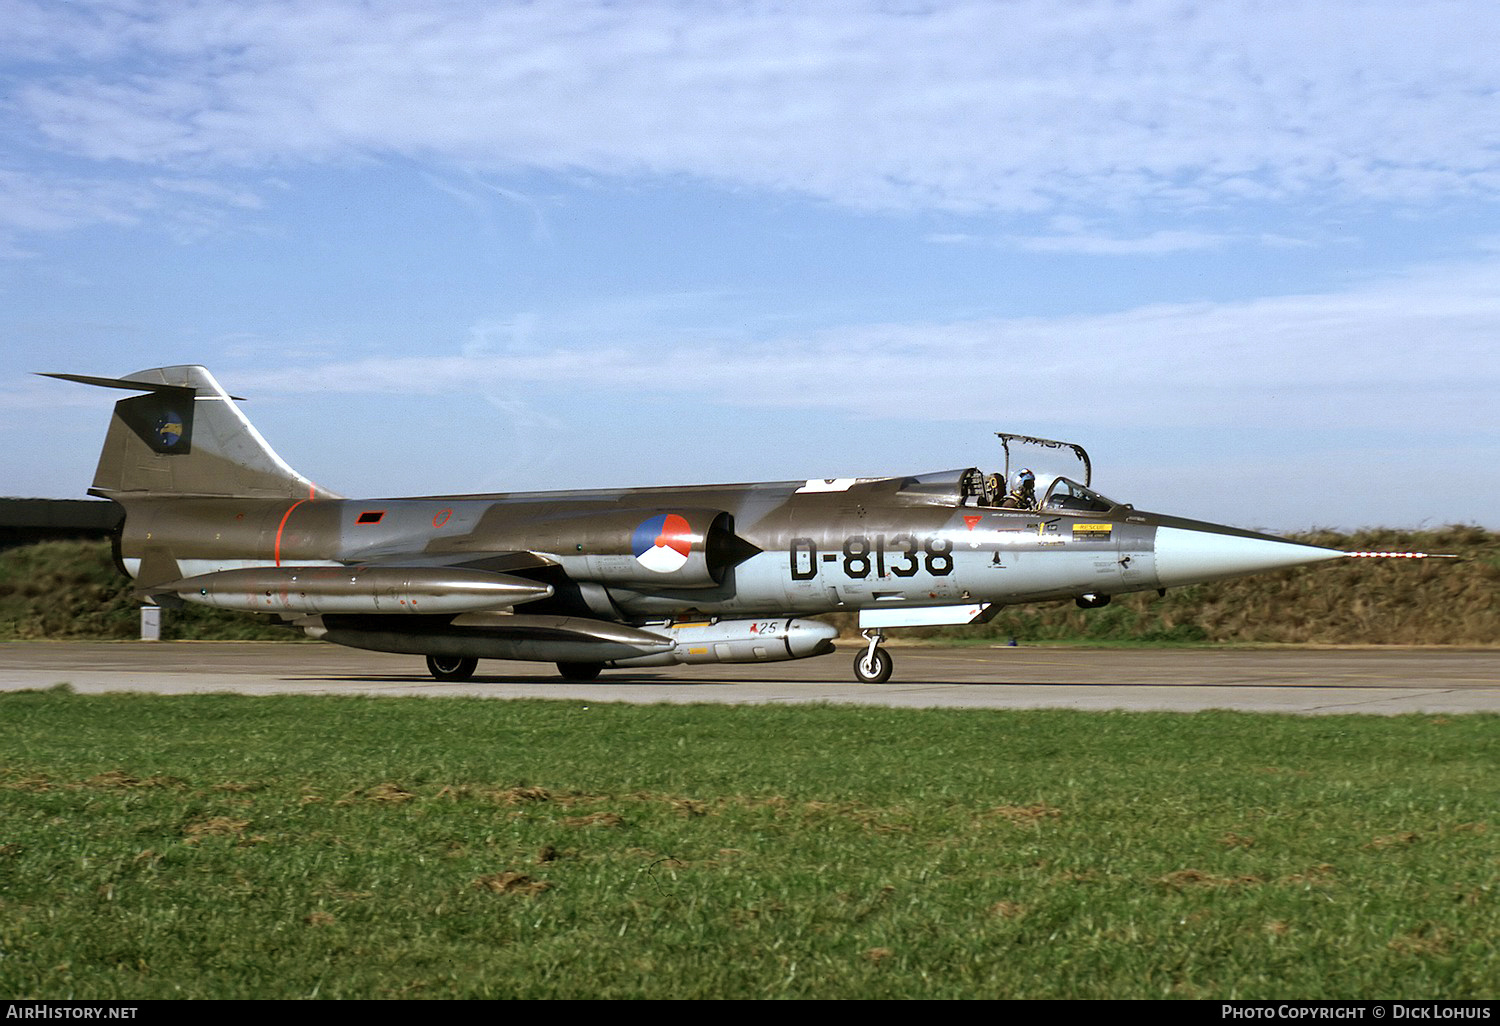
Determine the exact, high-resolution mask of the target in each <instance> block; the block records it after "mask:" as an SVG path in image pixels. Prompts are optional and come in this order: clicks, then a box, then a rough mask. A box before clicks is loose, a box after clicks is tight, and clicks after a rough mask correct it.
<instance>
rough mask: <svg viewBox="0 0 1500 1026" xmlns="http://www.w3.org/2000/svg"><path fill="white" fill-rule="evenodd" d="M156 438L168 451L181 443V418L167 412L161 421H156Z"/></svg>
mask: <svg viewBox="0 0 1500 1026" xmlns="http://www.w3.org/2000/svg"><path fill="white" fill-rule="evenodd" d="M156 438H157V440H158V441H160V442H161V444H162V445H163V446H164V447H166V448H168V449H170V448H172V447H173V446H175V445H177V443H178V442H180V441H182V418H181V417H179V416H178V415H177V414H176V413H174V412H172V411H170V410H169V411H168V412H167V413H166V415H165V416H163V417H162V418H161V420H159V421H157V424H156Z"/></svg>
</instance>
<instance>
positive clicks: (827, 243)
mask: <svg viewBox="0 0 1500 1026" xmlns="http://www.w3.org/2000/svg"><path fill="white" fill-rule="evenodd" d="M1497 52H1500V8H1495V7H1494V5H1492V4H1487V3H1479V2H1474V3H1455V2H1423V0H1401V2H1389V3H1387V2H1381V0H1360V2H1337V0H1321V2H1319V3H1317V4H1307V3H1273V2H1264V3H1261V2H1221V3H1213V4H1189V3H1165V2H1161V3H1152V2H1144V3H1130V2H1107V3H1106V2H1101V3H1091V2H1075V3H1062V2H1057V0H1045V2H1009V3H999V2H983V3H960V2H954V3H943V2H932V3H915V2H913V3H828V4H805V5H804V4H746V3H651V2H632V3H629V4H616V3H585V2H574V3H545V2H544V3H533V4H509V3H466V2H427V3H423V4H394V3H393V4H374V3H350V2H327V3H319V2H297V3H257V2H247V3H236V4H225V3H220V2H210V3H192V2H181V0H178V2H170V3H140V2H134V0H114V2H99V3H77V4H66V5H64V4H57V3H50V2H42V3H31V2H25V0H0V430H3V431H4V437H6V438H7V439H9V444H8V445H6V446H5V450H4V453H3V455H0V493H3V494H18V495H44V496H57V497H67V496H76V495H80V494H82V492H83V491H84V489H85V488H86V487H87V484H88V481H89V479H90V477H91V476H92V470H93V464H94V461H95V458H96V456H97V452H98V445H99V442H100V440H101V438H102V431H103V425H104V423H105V421H106V419H107V409H108V405H109V403H110V402H111V401H112V400H113V399H114V398H116V396H113V395H106V394H105V393H102V392H98V391H95V390H90V389H86V388H83V387H81V386H74V385H69V384H66V383H62V382H57V381H52V380H46V379H40V378H35V377H32V376H31V375H30V372H32V371H54V370H55V371H70V372H77V373H86V374H104V375H117V374H124V373H128V372H130V371H133V370H138V369H141V368H145V367H151V366H158V365H162V364H171V363H203V364H205V365H207V366H208V367H210V369H212V370H213V372H214V373H215V375H216V376H217V377H218V378H219V379H220V381H221V382H222V383H223V384H224V385H225V387H226V388H228V389H229V390H230V391H232V392H234V393H235V394H237V395H245V396H248V397H250V401H249V403H247V405H246V410H247V412H248V413H249V415H250V416H251V418H252V419H253V420H254V421H255V423H256V425H257V426H258V427H259V428H260V429H261V431H262V432H263V433H264V434H265V435H266V436H267V437H268V438H269V439H270V441H271V442H272V444H273V445H274V446H275V447H276V448H277V449H278V451H279V452H281V454H282V455H283V456H284V457H286V459H287V460H288V461H289V462H291V463H292V464H293V465H294V466H296V467H297V468H298V469H299V470H301V471H302V472H304V473H306V474H307V475H308V476H310V477H312V478H314V479H315V480H317V481H318V482H319V483H320V484H323V485H325V486H327V487H329V488H332V489H334V490H336V491H340V492H344V493H345V494H351V495H359V494H363V495H371V494H380V495H395V494H420V493H432V492H453V491H489V490H520V489H538V488H566V487H588V486H595V485H629V484H667V483H690V482H707V481H720V480H734V481H740V480H764V479H771V480H780V479H794V478H805V477H812V476H818V477H824V476H845V475H856V474H857V475H876V474H884V473H915V472H923V471H931V470H940V469H948V468H953V467H962V466H969V465H979V466H981V467H983V468H985V469H995V468H997V467H998V466H999V464H1000V458H1001V457H1000V453H999V449H998V446H996V445H994V444H992V443H993V442H994V439H993V435H992V432H994V431H996V430H1010V431H1020V432H1026V433H1031V434H1039V435H1045V436H1049V437H1056V438H1066V439H1070V440H1076V441H1079V442H1082V443H1083V444H1084V445H1086V446H1087V447H1088V449H1089V451H1090V453H1091V454H1092V455H1093V457H1094V466H1095V473H1094V483H1095V485H1096V486H1097V487H1098V488H1100V489H1101V490H1102V491H1104V492H1105V493H1106V494H1109V495H1112V496H1114V497H1116V498H1118V499H1121V500H1122V501H1128V502H1134V503H1135V504H1136V505H1137V506H1140V507H1143V508H1149V509H1156V510H1162V511H1169V512H1176V513H1182V514H1185V515H1189V516H1197V517H1202V518H1205V519H1210V520H1216V521H1222V522H1230V523H1235V524H1240V525H1244V526H1254V527H1263V528H1271V529H1275V530H1297V529H1302V528H1307V527H1312V526H1334V527H1357V526H1364V525H1390V526H1419V525H1437V524H1444V523H1450V522H1462V523H1480V524H1485V525H1487V526H1490V527H1500V512H1497V510H1500V473H1497V470H1496V468H1497V465H1500V460H1497V456H1500V428H1497V426H1496V425H1497V422H1500V345H1497V341H1500V223H1497V203H1500V99H1497V96H1500V93H1497V90H1500V62H1497V61H1496V60H1495V57H1494V55H1495V54H1496V53H1497ZM39 429H40V430H39Z"/></svg>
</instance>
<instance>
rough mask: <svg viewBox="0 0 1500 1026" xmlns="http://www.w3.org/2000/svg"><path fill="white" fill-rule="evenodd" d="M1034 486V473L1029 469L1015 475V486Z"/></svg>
mask: <svg viewBox="0 0 1500 1026" xmlns="http://www.w3.org/2000/svg"><path fill="white" fill-rule="evenodd" d="M1035 486H1036V475H1035V474H1033V473H1032V472H1031V471H1029V470H1023V471H1021V472H1020V473H1019V474H1017V475H1016V487H1017V488H1030V487H1035Z"/></svg>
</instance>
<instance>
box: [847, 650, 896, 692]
mask: <svg viewBox="0 0 1500 1026" xmlns="http://www.w3.org/2000/svg"><path fill="white" fill-rule="evenodd" d="M895 668H896V663H895V661H894V660H892V659H891V654H890V653H889V652H887V651H886V650H885V649H883V648H879V647H877V648H876V649H875V652H874V655H873V657H872V656H871V653H870V652H869V650H868V649H866V650H864V651H862V652H860V653H859V655H857V656H855V657H854V679H855V680H857V681H859V682H860V683H861V684H884V683H885V682H886V681H888V680H890V679H891V671H892V670H894V669H895Z"/></svg>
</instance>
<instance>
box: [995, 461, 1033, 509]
mask: <svg viewBox="0 0 1500 1026" xmlns="http://www.w3.org/2000/svg"><path fill="white" fill-rule="evenodd" d="M1000 507H1001V508H1002V509H1036V475H1035V474H1033V473H1032V472H1031V471H1030V470H1023V471H1021V472H1020V473H1019V474H1017V475H1016V486H1015V487H1014V488H1012V489H1011V490H1010V494H1009V495H1007V496H1006V497H1005V499H1004V500H1003V501H1002V502H1001V503H1000Z"/></svg>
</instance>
